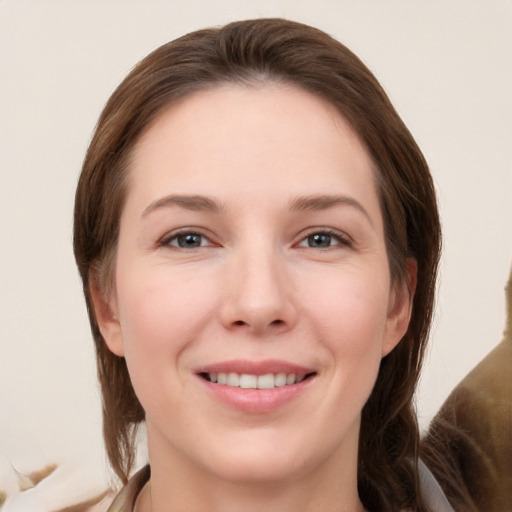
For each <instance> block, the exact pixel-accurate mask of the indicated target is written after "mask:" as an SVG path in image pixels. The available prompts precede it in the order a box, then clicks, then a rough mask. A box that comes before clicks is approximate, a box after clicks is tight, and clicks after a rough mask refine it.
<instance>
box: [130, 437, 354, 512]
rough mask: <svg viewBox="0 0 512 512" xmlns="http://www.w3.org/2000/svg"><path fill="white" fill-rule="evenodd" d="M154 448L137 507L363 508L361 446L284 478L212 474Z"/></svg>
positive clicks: (233, 510) (213, 510) (223, 510)
mask: <svg viewBox="0 0 512 512" xmlns="http://www.w3.org/2000/svg"><path fill="white" fill-rule="evenodd" d="M356 446H357V445H356ZM151 448H152V447H151V443H149V449H150V460H151V480H150V482H149V483H148V484H147V485H146V487H145V488H144V490H143V492H142V493H141V495H140V499H139V500H138V503H137V505H138V506H137V508H136V512H173V511H178V510H179V511H180V512H197V511H201V510H208V511H209V512H239V511H240V510H243V511H244V512H262V511H265V512H266V511H268V510H279V511H280V512H313V511H314V512H317V511H318V510H322V512H339V511H341V510H343V511H346V512H363V511H364V507H363V505H362V503H361V501H360V500H359V496H358V493H357V450H354V451H353V452H352V453H351V454H350V458H351V460H350V461H348V460H344V461H342V462H341V463H340V457H339V455H340V454H339V453H337V452H338V450H337V449H336V450H334V452H333V455H332V457H329V459H328V460H325V461H323V462H322V463H321V464H320V465H317V466H314V465H313V466H312V467H308V468H307V469H306V470H302V471H297V473H296V474H294V475H291V476H290V475H288V476H287V477H286V478H281V479H276V478H272V479H268V480H264V479H260V480H238V481H233V480H231V479H225V478H219V477H218V476H217V475H215V476H213V475H211V473H209V472H207V471H204V470H201V469H200V468H197V467H196V466H193V465H192V464H190V462H189V461H187V460H185V459H184V458H180V457H179V454H174V456H173V457H172V458H169V457H163V456H162V455H163V454H162V452H161V451H160V452H159V454H158V455H159V456H152V449H151ZM155 455H156V454H155ZM345 455H347V454H345Z"/></svg>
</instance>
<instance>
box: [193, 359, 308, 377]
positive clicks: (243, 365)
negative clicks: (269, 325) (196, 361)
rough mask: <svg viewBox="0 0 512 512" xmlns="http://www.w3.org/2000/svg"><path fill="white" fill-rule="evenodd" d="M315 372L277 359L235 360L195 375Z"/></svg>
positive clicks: (213, 364) (211, 366) (216, 365)
mask: <svg viewBox="0 0 512 512" xmlns="http://www.w3.org/2000/svg"><path fill="white" fill-rule="evenodd" d="M314 372H315V370H314V369H312V368H308V367H306V366H302V365H298V364H295V363H290V362H288V361H281V360H278V359H267V360H264V361H249V360H243V359H235V360H231V361H222V362H218V363H212V364H208V365H206V366H202V367H200V368H198V369H197V370H196V373H198V374H199V373H238V374H250V375H266V374H269V373H275V374H277V373H286V374H290V373H295V374H297V375H307V374H308V373H314Z"/></svg>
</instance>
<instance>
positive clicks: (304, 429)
mask: <svg viewBox="0 0 512 512" xmlns="http://www.w3.org/2000/svg"><path fill="white" fill-rule="evenodd" d="M94 300H95V304H96V306H97V307H96V310H97V312H98V318H99V323H100V327H101V330H102V333H103V336H104V338H105V340H106V341H107V344H108V345H109V347H110V349H111V350H112V351H113V352H114V353H116V354H117V355H120V356H124V357H125V358H126V362H127V365H128V368H129V372H130V376H131V379H132V382H133V386H134V389H135V391H136V393H137V396H138V397H139V400H140V402H141V404H142V406H143V407H144V410H145V412H146V419H147V430H148V441H149V448H150V457H151V460H152V464H153V462H154V461H157V459H160V460H164V459H165V460H169V461H173V463H176V462H179V465H180V467H181V468H184V467H186V468H188V469H189V470H190V471H191V472H192V474H193V473H194V472H197V473H202V474H208V475H210V476H213V477H219V478H223V479H229V480H233V481H234V480H247V479H257V480H260V481H262V480H265V479H272V480H276V479H290V478H294V477H300V476H304V475H308V474H314V473H315V472H316V474H321V473H322V472H323V473H324V474H325V472H326V471H332V470H335V471H337V473H338V474H339V472H340V467H342V468H344V467H350V468H352V469H354V470H355V465H356V460H357V442H358V435H359V423H360V414H361V409H362V407H363V405H364V403H365V401H366V400H367V398H368V396H369V395H370V393H371V390H372V387H373V385H374V382H375V380H376V377H377V373H378V368H379V363H380V360H381V358H382V357H383V355H385V354H387V353H388V352H389V351H391V350H392V349H393V348H394V346H395V345H396V344H397V342H398V341H399V340H400V338H401V337H402V335H403V334H404V333H405V330H406V328H407V323H408V320H409V313H410V299H409V294H408V293H407V290H406V288H405V287H404V286H403V285H400V284H397V285H393V284H392V283H391V280H390V275H389V266H388V259H387V255H386V250H385V240H384V230H383V221H382V216H381V211H380V207H379V200H378V194H377V190H376V185H375V180H374V170H373V166H372V162H371V160H370V158H369V156H368V154H367V151H366V150H365V148H364V147H363V146H362V144H361V143H360V141H359V139H358V137H357V136H356V135H355V134H354V132H353V131H352V129H351V128H350V126H349V125H348V124H347V123H346V122H345V120H344V119H343V118H342V117H341V116H340V115H339V114H338V113H337V112H335V111H334V109H333V108H331V107H330V106H329V105H328V104H326V103H325V102H323V101H322V100H320V99H318V98H316V97H315V96H312V95H310V94H309V93H306V92H304V91H302V90H299V89H297V88H294V87H291V86H284V85H266V86H261V87H242V86H223V87H218V88H214V89H212V90H208V91H202V92H198V93H195V94H194V95H192V96H189V97H188V98H186V99H184V100H182V101H181V102H180V103H178V104H175V105H173V106H171V107H169V108H168V109H167V110H166V111H164V112H163V113H162V114H161V115H160V116H159V117H158V118H157V120H156V122H154V123H153V124H152V125H151V126H150V127H149V129H148V130H147V131H146V132H145V133H144V134H143V136H142V137H141V139H140V141H139V143H138V144H137V146H136V148H135V150H134V154H133V158H132V162H131V167H130V174H129V179H128V193H127V200H126V204H125V207H124V210H123V212H122V217H121V228H120V237H119V245H118V252H117V259H116V268H115V276H114V283H113V287H112V291H111V293H110V296H109V297H108V298H107V300H106V303H105V304H103V305H100V304H99V303H100V302H101V299H100V298H99V294H98V293H95V299H94Z"/></svg>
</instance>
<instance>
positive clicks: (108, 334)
mask: <svg viewBox="0 0 512 512" xmlns="http://www.w3.org/2000/svg"><path fill="white" fill-rule="evenodd" d="M89 293H90V295H91V300H92V304H93V307H94V315H95V317H96V322H97V323H98V327H99V329H100V332H101V335H102V336H103V339H104V340H105V343H106V344H107V346H108V348H109V349H110V351H111V352H113V353H114V354H115V355H117V356H124V346H123V336H122V331H121V324H120V322H119V309H118V306H117V297H116V292H115V287H111V289H110V290H109V291H108V293H105V292H104V291H103V290H102V289H101V286H100V285H99V283H98V278H97V276H95V275H92V274H91V276H90V278H89Z"/></svg>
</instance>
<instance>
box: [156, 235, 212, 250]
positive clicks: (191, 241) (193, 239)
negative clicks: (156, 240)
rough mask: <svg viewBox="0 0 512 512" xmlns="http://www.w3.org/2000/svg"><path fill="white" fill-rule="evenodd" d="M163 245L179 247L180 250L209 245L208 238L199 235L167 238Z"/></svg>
mask: <svg viewBox="0 0 512 512" xmlns="http://www.w3.org/2000/svg"><path fill="white" fill-rule="evenodd" d="M165 244H166V245H171V246H173V247H179V248H180V249H195V248H197V247H205V246H207V245H211V243H210V241H209V240H208V238H206V237H205V236H204V235H201V234H200V233H179V234H177V235H174V236H172V237H171V238H168V239H167V240H166V241H165Z"/></svg>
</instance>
